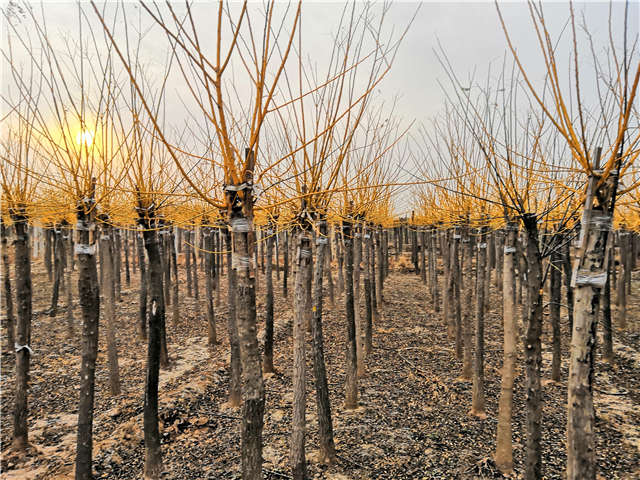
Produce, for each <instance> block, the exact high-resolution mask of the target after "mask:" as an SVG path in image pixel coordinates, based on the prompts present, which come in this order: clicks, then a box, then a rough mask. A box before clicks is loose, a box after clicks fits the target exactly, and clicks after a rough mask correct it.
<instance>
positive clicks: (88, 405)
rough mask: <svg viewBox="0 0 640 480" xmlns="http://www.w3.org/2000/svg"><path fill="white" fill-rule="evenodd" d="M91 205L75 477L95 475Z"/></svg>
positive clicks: (83, 269)
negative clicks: (92, 466) (93, 467)
mask: <svg viewBox="0 0 640 480" xmlns="http://www.w3.org/2000/svg"><path fill="white" fill-rule="evenodd" d="M90 207H91V204H85V205H83V204H81V205H79V206H78V225H79V226H80V227H81V228H80V229H79V230H78V242H77V244H76V248H79V250H78V252H79V253H78V296H79V298H80V308H81V309H82V363H81V367H80V401H79V403H78V441H77V450H76V480H89V479H91V478H92V472H91V460H92V448H93V401H94V394H95V374H96V358H97V356H98V319H99V318H100V292H99V289H98V271H97V267H96V257H95V254H94V251H95V250H93V251H92V249H94V247H95V244H92V245H90V232H89V229H90V228H91V227H93V226H94V223H93V218H92V215H93V213H89V208H90Z"/></svg>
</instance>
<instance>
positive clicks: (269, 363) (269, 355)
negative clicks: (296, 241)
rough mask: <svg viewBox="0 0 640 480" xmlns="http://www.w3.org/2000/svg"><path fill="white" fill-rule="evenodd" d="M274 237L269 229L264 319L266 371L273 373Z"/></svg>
mask: <svg viewBox="0 0 640 480" xmlns="http://www.w3.org/2000/svg"><path fill="white" fill-rule="evenodd" d="M273 237H274V233H273V230H271V228H270V229H269V230H267V240H266V241H267V245H266V250H267V258H266V262H267V265H266V271H265V288H266V290H267V292H266V299H265V307H266V312H265V313H266V316H265V320H264V365H263V367H262V368H263V371H264V373H273V372H274V368H273V243H274V242H273Z"/></svg>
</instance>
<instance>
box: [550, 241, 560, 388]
mask: <svg viewBox="0 0 640 480" xmlns="http://www.w3.org/2000/svg"><path fill="white" fill-rule="evenodd" d="M550 268H551V275H550V277H551V278H550V288H551V296H550V297H551V298H550V302H551V305H550V310H551V328H552V330H553V357H552V361H551V380H553V381H554V382H559V381H560V364H561V362H562V347H561V341H562V338H561V333H560V303H561V301H562V295H561V293H562V292H561V289H562V257H561V255H560V252H558V251H556V250H554V251H553V252H552V253H551V265H550Z"/></svg>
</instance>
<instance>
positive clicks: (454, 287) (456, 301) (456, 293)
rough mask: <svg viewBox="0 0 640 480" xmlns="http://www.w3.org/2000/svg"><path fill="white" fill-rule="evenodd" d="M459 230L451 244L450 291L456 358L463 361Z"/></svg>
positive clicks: (455, 232)
mask: <svg viewBox="0 0 640 480" xmlns="http://www.w3.org/2000/svg"><path fill="white" fill-rule="evenodd" d="M458 232H459V229H458V228H456V229H455V231H454V233H453V242H452V243H451V263H452V267H451V273H450V277H451V278H450V282H451V283H450V287H449V288H450V289H451V295H452V297H453V307H454V308H453V312H452V313H453V315H454V318H455V327H456V328H455V337H456V358H457V359H458V360H462V358H463V355H464V346H463V341H462V337H463V332H462V302H461V299H460V278H461V273H460V272H461V269H460V255H459V252H458V250H459V245H460V233H458Z"/></svg>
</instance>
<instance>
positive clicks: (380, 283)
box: [376, 227, 385, 308]
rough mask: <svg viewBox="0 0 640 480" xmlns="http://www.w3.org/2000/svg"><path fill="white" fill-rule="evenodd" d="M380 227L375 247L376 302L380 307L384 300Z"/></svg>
mask: <svg viewBox="0 0 640 480" xmlns="http://www.w3.org/2000/svg"><path fill="white" fill-rule="evenodd" d="M381 236H382V227H379V236H378V248H377V249H376V254H377V259H378V287H377V288H376V304H377V305H378V306H379V307H380V308H382V302H383V300H384V295H383V294H382V292H383V290H384V278H385V275H384V269H383V267H382V265H383V259H382V248H381V246H382V238H381Z"/></svg>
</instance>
